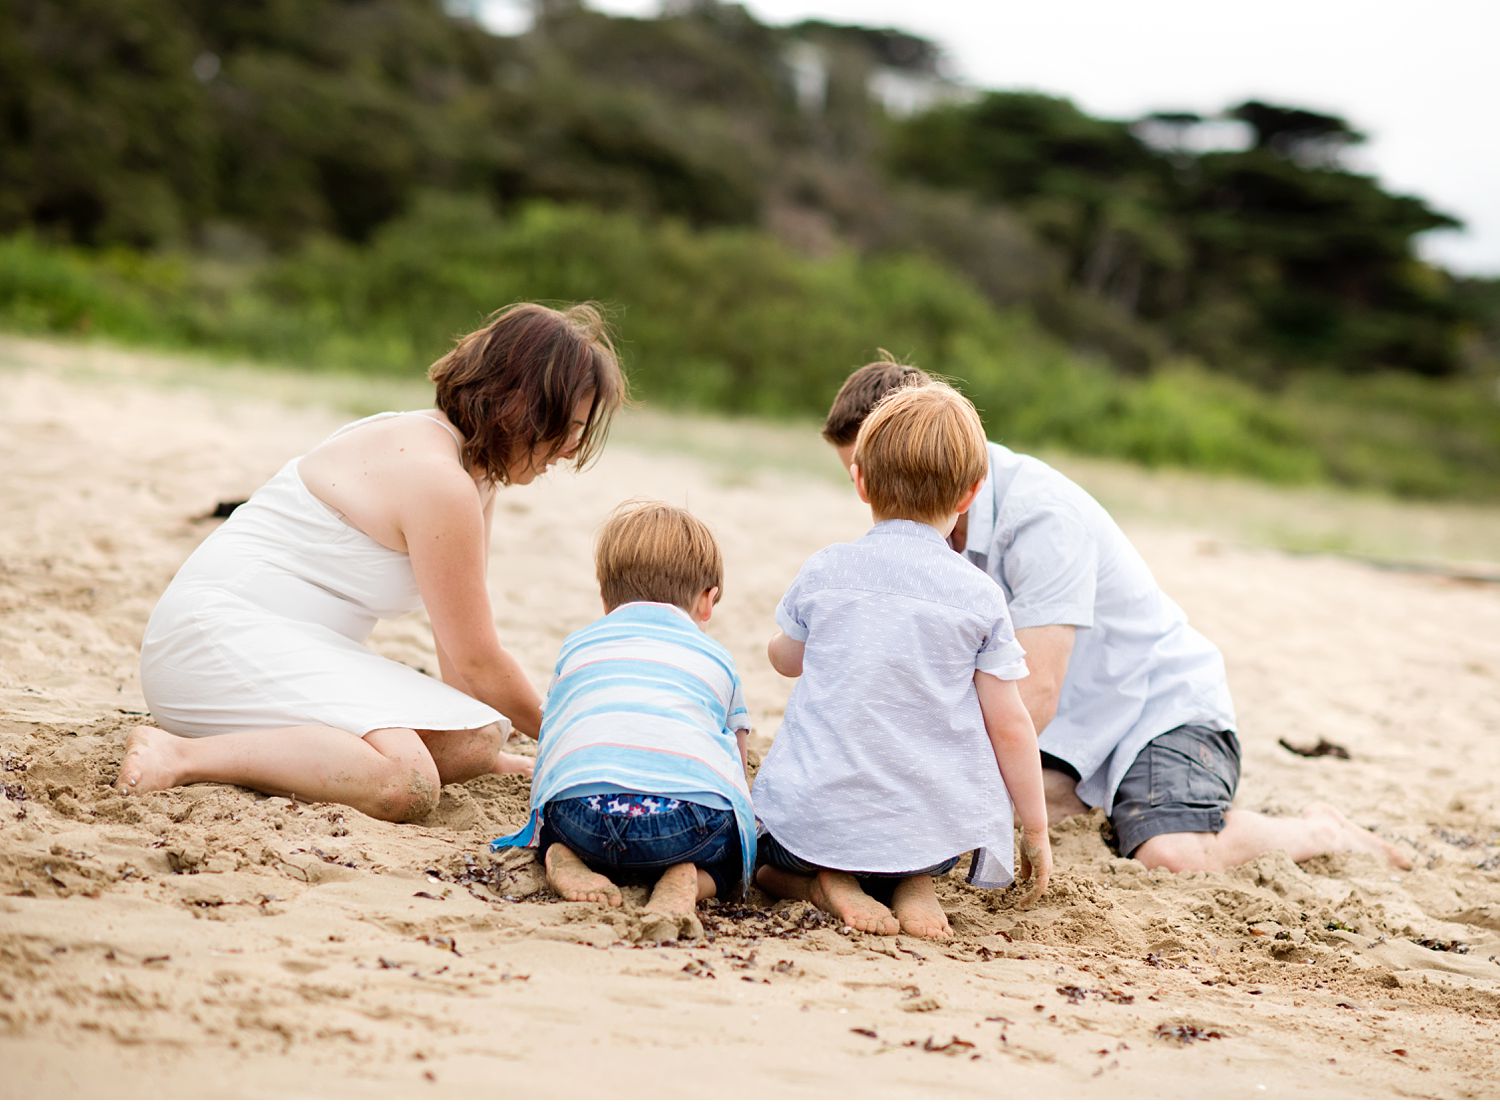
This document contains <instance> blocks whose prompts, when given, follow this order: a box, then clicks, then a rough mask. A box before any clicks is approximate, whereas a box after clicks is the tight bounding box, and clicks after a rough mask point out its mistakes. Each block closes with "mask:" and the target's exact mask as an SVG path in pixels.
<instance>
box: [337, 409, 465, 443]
mask: <svg viewBox="0 0 1500 1115" xmlns="http://www.w3.org/2000/svg"><path fill="white" fill-rule="evenodd" d="M408 414H409V415H412V416H413V417H415V418H425V419H427V421H429V422H431V423H432V424H433V425H434V426H440V427H441V428H442V429H443V430H445V431H446V432H447V434H448V436H449V437H451V438H452V439H453V443H454V444H455V445H457V446H458V450H459V452H460V453H462V452H463V448H464V439H463V438H461V437H460V436H459V434H458V431H457V430H455V429H454V428H453V427H452V426H450V425H448V424H447V423H446V422H444V421H443V420H442V419H441V418H434V417H433V416H432V415H430V414H424V413H422V412H421V411H420V410H383V411H381V412H380V413H379V414H371V415H369V416H368V417H365V418H356V419H355V420H354V421H353V422H348V423H345V424H344V425H342V426H340V427H339V428H338V429H337V430H334V431H333V433H331V434H329V435H328V436H327V437H326V438H324V439H323V440H322V441H321V442H320V443H319V444H320V445H327V444H328V443H329V442H330V441H333V440H334V439H335V438H339V437H343V436H344V435H345V434H347V433H348V432H349V431H350V430H354V429H358V428H359V427H360V426H365V425H368V424H369V423H371V422H381V421H384V420H385V419H387V418H401V417H403V416H404V415H408Z"/></svg>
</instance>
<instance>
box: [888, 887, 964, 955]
mask: <svg viewBox="0 0 1500 1115" xmlns="http://www.w3.org/2000/svg"><path fill="white" fill-rule="evenodd" d="M891 911H892V912H893V913H894V914H895V915H896V920H897V921H898V922H899V923H900V925H901V932H903V933H905V934H907V935H908V936H911V937H925V938H927V939H928V940H929V941H943V940H947V939H948V938H949V937H952V936H953V930H952V929H951V928H950V927H949V925H948V915H947V914H945V913H943V908H942V907H941V906H939V905H938V900H937V888H935V887H934V886H933V885H932V876H931V875H913V876H912V877H911V878H909V879H902V880H901V881H900V882H899V883H897V884H896V890H895V893H893V894H892V895H891Z"/></svg>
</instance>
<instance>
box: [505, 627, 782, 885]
mask: <svg viewBox="0 0 1500 1115" xmlns="http://www.w3.org/2000/svg"><path fill="white" fill-rule="evenodd" d="M749 727H750V717H749V714H748V712H747V711H746V709H745V700H744V695H743V693H742V691H741V687H740V679H739V674H738V673H737V672H736V670H735V668H734V659H733V658H732V657H731V656H730V654H729V651H727V650H725V649H724V647H723V646H721V645H720V644H719V643H718V642H716V641H715V640H713V639H711V638H709V637H708V636H707V635H705V634H704V633H703V632H702V631H700V630H699V629H698V625H697V624H696V623H694V622H693V620H692V619H691V618H690V617H689V616H688V614H687V613H686V612H684V611H683V610H682V609H681V608H678V607H675V606H673V605H671V604H656V603H649V602H639V603H632V604H624V605H621V606H620V607H618V608H616V609H615V610H614V611H612V612H610V613H609V614H608V615H606V616H605V617H604V618H603V619H600V620H596V621H595V622H594V623H591V624H589V625H588V626H587V627H585V628H582V629H581V630H579V631H575V632H574V633H573V634H572V635H570V636H569V637H568V638H567V640H566V641H565V642H564V643H563V646H562V650H561V652H560V653H559V654H558V658H557V666H556V668H555V669H554V670H553V674H552V683H551V685H550V686H549V688H548V690H547V700H546V703H545V706H544V708H543V714H542V732H541V739H540V740H539V741H538V751H537V761H536V770H535V771H534V772H533V774H532V782H531V818H530V820H529V821H528V823H527V824H526V827H525V828H523V829H521V831H519V832H517V833H513V834H511V835H510V836H503V837H500V838H499V839H498V840H495V841H493V842H492V844H491V847H493V848H497V849H498V848H515V847H535V846H536V845H537V844H538V843H539V842H540V837H541V824H542V820H541V811H542V807H543V806H544V805H546V804H547V802H549V801H557V800H562V799H565V798H576V797H584V796H587V795H590V794H599V793H638V794H659V795H662V796H663V797H674V798H680V799H682V800H685V801H692V802H697V803H698V804H700V805H708V806H712V807H714V808H716V809H732V810H734V813H735V819H736V821H737V824H738V828H739V834H740V852H741V857H742V860H743V871H742V876H741V882H742V884H746V885H747V884H748V882H749V879H750V874H751V869H752V867H753V865H754V857H755V813H754V810H753V809H752V807H751V804H750V788H749V786H748V784H747V783H746V781H745V771H744V766H743V765H742V763H741V761H740V752H739V744H738V741H737V740H736V739H735V732H736V731H737V730H739V729H748V728H749Z"/></svg>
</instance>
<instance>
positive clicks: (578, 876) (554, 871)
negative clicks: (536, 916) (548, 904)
mask: <svg viewBox="0 0 1500 1115" xmlns="http://www.w3.org/2000/svg"><path fill="white" fill-rule="evenodd" d="M546 868H547V882H548V883H549V884H551V886H552V889H553V890H555V891H557V893H558V894H559V895H561V896H562V897H563V898H565V899H567V900H568V901H569V902H597V903H599V905H601V906H619V905H622V904H623V903H624V901H625V899H624V898H622V897H621V895H620V888H619V887H617V886H615V885H614V883H612V882H610V881H609V880H608V879H606V878H605V877H604V876H603V875H601V874H599V873H598V872H597V871H592V870H590V869H589V866H588V864H586V863H584V862H583V860H581V859H579V858H578V856H577V854H576V853H574V851H573V849H571V848H569V847H567V846H566V845H563V844H554V845H552V847H550V848H548V849H547V859H546Z"/></svg>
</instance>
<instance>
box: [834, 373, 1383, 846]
mask: <svg viewBox="0 0 1500 1115" xmlns="http://www.w3.org/2000/svg"><path fill="white" fill-rule="evenodd" d="M882 355H883V356H887V357H888V356H889V354H886V353H882ZM928 382H931V377H930V376H929V375H928V374H927V373H926V372H923V371H921V370H920V369H918V368H914V367H910V366H908V365H902V364H899V363H897V362H896V361H895V360H894V359H890V358H887V359H883V360H880V361H877V362H876V363H873V364H867V365H865V366H864V367H863V368H861V369H859V370H858V371H857V372H855V373H853V374H852V375H851V376H850V377H849V378H848V379H847V380H846V381H845V382H844V385H843V387H842V388H841V389H840V390H839V393H838V395H837V397H836V398H835V399H834V401H833V405H832V407H831V408H830V409H829V413H828V420H827V422H826V423H825V424H824V427H823V437H824V438H825V440H827V441H828V442H829V443H830V444H831V445H832V446H833V447H834V450H835V451H836V452H837V453H838V455H839V459H840V460H841V461H842V462H843V463H844V467H845V468H848V466H849V463H850V461H851V459H852V457H853V453H854V442H855V439H856V437H857V436H858V434H859V428H860V425H861V424H862V423H863V422H864V420H865V418H866V416H868V415H869V413H870V412H871V411H872V410H873V409H874V408H875V406H876V405H877V404H878V403H879V402H880V400H881V399H882V398H884V397H885V396H886V395H887V394H889V393H890V392H891V391H894V390H897V389H899V388H901V387H908V386H915V385H919V384H924V383H928ZM989 457H990V474H989V478H988V480H987V481H986V482H985V485H984V487H983V488H982V489H981V491H980V493H979V497H978V498H977V499H976V500H975V501H974V504H973V506H972V508H971V509H970V510H969V512H968V513H967V514H966V515H965V516H963V517H961V518H960V519H959V521H958V525H957V526H956V527H955V529H954V532H953V535H952V536H951V537H950V539H949V542H950V544H951V545H952V546H953V548H954V549H955V550H957V551H958V552H960V553H962V554H963V555H964V556H965V557H967V558H968V559H969V561H971V562H972V563H973V564H974V565H976V566H978V567H979V568H980V569H982V570H984V572H986V573H987V574H989V576H990V577H992V578H993V579H994V580H995V581H996V582H998V583H999V585H1000V587H1001V588H1002V589H1004V591H1005V597H1006V600H1007V602H1008V603H1009V605H1010V610H1011V619H1012V622H1013V623H1014V624H1015V628H1016V637H1017V639H1018V640H1019V641H1020V643H1021V645H1022V646H1023V647H1024V648H1025V650H1026V663H1027V665H1028V667H1029V668H1030V670H1031V673H1030V676H1029V677H1027V678H1023V679H1022V680H1021V682H1020V688H1021V696H1022V700H1023V701H1024V702H1025V704H1026V708H1027V711H1029V712H1030V713H1031V717H1032V720H1033V721H1034V723H1035V725H1036V730H1037V736H1038V740H1039V743H1040V746H1041V750H1042V765H1043V767H1044V770H1043V776H1044V778H1045V780H1046V787H1047V809H1048V815H1049V817H1050V819H1051V820H1052V821H1053V822H1054V823H1055V822H1057V821H1059V820H1061V819H1063V818H1064V817H1069V816H1073V815H1075V814H1077V813H1082V812H1084V811H1086V810H1087V809H1088V808H1089V807H1099V808H1102V809H1103V810H1104V811H1105V813H1106V814H1107V815H1108V816H1109V818H1110V821H1111V824H1112V827H1113V831H1114V841H1115V846H1116V850H1117V851H1118V852H1119V854H1120V855H1122V856H1128V857H1133V858H1135V859H1137V860H1139V861H1140V862H1142V863H1143V864H1145V865H1146V866H1148V867H1165V868H1167V869H1168V870H1170V871H1222V870H1225V869H1227V868H1230V867H1233V866H1235V865H1237V864H1241V863H1245V862H1247V861H1249V860H1252V859H1255V858H1256V857H1257V856H1260V855H1262V854H1264V853H1266V852H1270V851H1276V850H1281V851H1284V852H1286V853H1287V854H1288V855H1290V856H1291V857H1292V859H1293V860H1296V861H1298V862H1301V861H1302V860H1305V859H1311V858H1312V857H1314V856H1319V855H1326V854H1330V853H1336V852H1363V853H1368V854H1372V855H1377V856H1382V857H1384V858H1385V859H1386V860H1387V861H1388V862H1390V863H1391V864H1392V865H1394V866H1397V867H1402V868H1406V867H1409V866H1410V861H1409V860H1408V859H1407V858H1406V856H1405V855H1403V854H1402V853H1401V852H1400V851H1399V850H1398V849H1397V848H1395V847H1394V846H1393V845H1391V844H1390V843H1388V842H1387V841H1385V840H1382V839H1381V838H1380V837H1378V836H1376V835H1375V834H1374V833H1372V832H1369V831H1368V830H1366V829H1363V828H1360V827H1359V826H1358V825H1355V824H1354V823H1352V822H1351V821H1349V820H1347V819H1346V818H1345V817H1344V816H1343V815H1342V814H1341V813H1339V812H1338V810H1336V809H1334V808H1332V807H1331V806H1328V805H1321V804H1320V805H1313V806H1310V807H1309V808H1308V809H1307V810H1306V811H1305V812H1304V813H1303V814H1302V815H1301V816H1300V817H1270V816H1266V815H1265V814H1261V813H1255V812H1252V811H1251V810H1248V809H1237V808H1233V807H1232V804H1231V803H1232V801H1233V798H1234V793H1235V789H1236V787H1237V786H1238V784H1239V773H1240V745H1239V740H1238V739H1237V738H1236V736H1235V731H1234V728H1235V721H1234V706H1233V703H1232V702H1231V700H1230V696H1229V685H1228V682H1227V679H1226V677H1225V673H1224V659H1223V656H1222V655H1221V654H1220V653H1219V651H1218V649H1217V648H1216V647H1215V646H1214V645H1213V644H1212V643H1211V642H1209V641H1208V639H1206V638H1204V636H1202V635H1201V634H1199V633H1198V632H1197V631H1195V630H1194V629H1193V628H1192V627H1191V626H1189V624H1188V622H1187V617H1186V616H1185V615H1184V614H1183V612H1182V609H1180V608H1179V607H1178V606H1177V605H1176V604H1174V603H1173V602H1172V601H1171V599H1170V598H1168V596H1167V595H1166V593H1164V592H1162V590H1161V589H1160V588H1159V587H1158V586H1157V584H1156V581H1155V579H1154V578H1153V577H1152V575H1151V571H1150V570H1149V569H1148V568H1147V567H1146V563H1145V562H1144V561H1142V560H1141V557H1140V555H1139V554H1138V553H1136V551H1135V548H1134V547H1133V546H1131V544H1130V542H1129V540H1128V539H1127V538H1126V537H1125V535H1124V533H1123V532H1122V531H1121V530H1120V528H1119V527H1118V526H1117V525H1116V524H1115V522H1114V520H1113V519H1111V518H1110V517H1109V514H1108V513H1107V512H1106V511H1105V510H1104V508H1102V507H1101V506H1100V505H1099V504H1098V503H1097V502H1096V501H1095V500H1094V499H1093V497H1091V496H1090V495H1089V494H1088V493H1087V492H1085V491H1084V490H1083V489H1082V488H1080V487H1079V486H1078V485H1077V484H1074V483H1073V482H1072V481H1071V480H1069V479H1068V478H1067V477H1065V476H1063V475H1062V474H1061V473H1059V472H1058V471H1056V470H1055V469H1053V468H1050V467H1049V466H1047V465H1045V464H1043V463H1042V462H1041V461H1039V460H1037V459H1035V458H1034V457H1028V456H1024V455H1022V454H1019V453H1013V452H1012V451H1011V450H1009V449H1007V448H1005V447H1004V446H1001V445H995V444H993V443H992V444H991V445H990V446H989Z"/></svg>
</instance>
